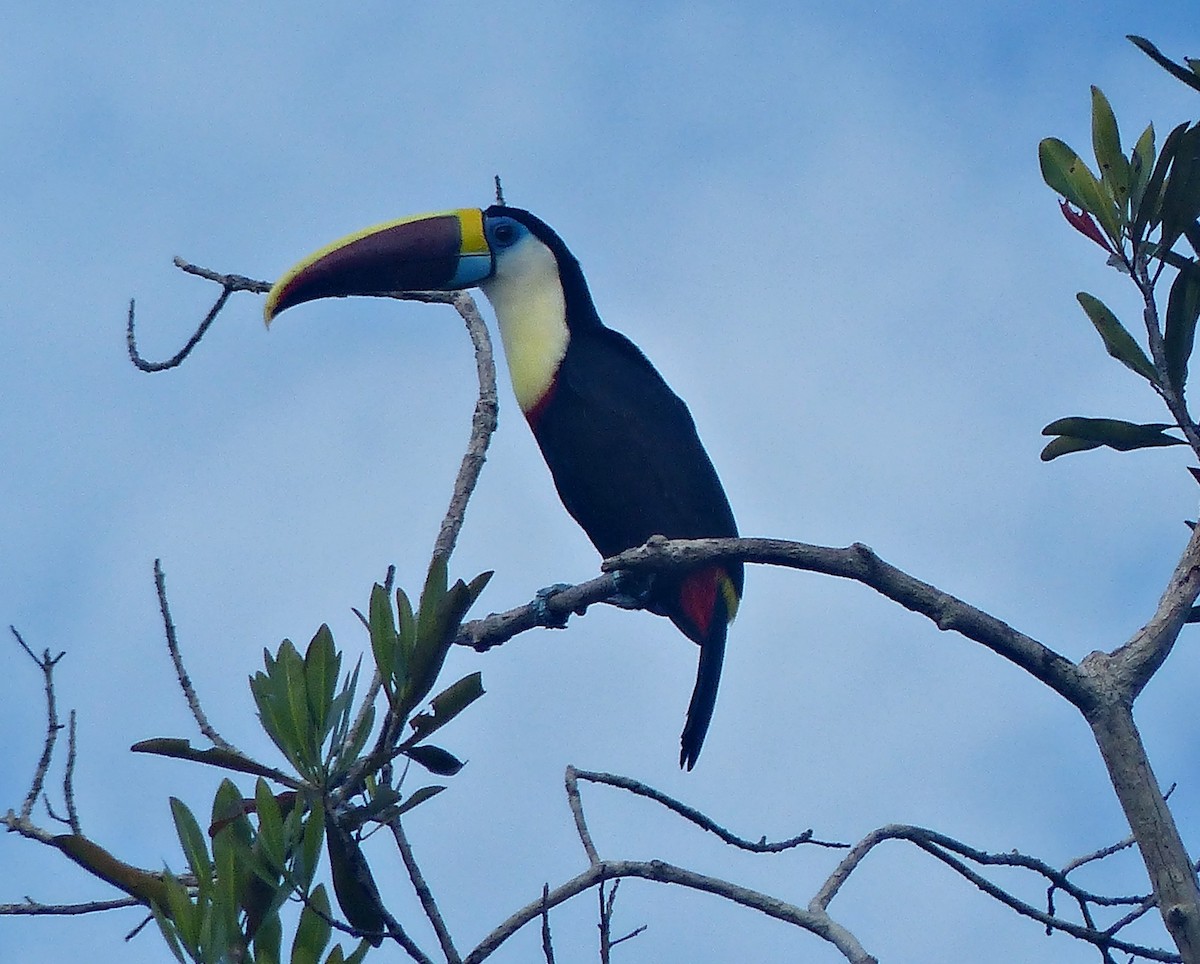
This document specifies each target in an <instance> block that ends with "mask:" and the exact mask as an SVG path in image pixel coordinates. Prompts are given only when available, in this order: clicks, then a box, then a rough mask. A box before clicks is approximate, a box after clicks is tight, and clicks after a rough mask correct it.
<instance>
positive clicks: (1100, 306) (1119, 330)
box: [1075, 291, 1159, 385]
mask: <svg viewBox="0 0 1200 964" xmlns="http://www.w3.org/2000/svg"><path fill="white" fill-rule="evenodd" d="M1075 297H1076V298H1077V299H1078V301H1079V304H1080V306H1081V307H1082V308H1083V310H1084V311H1085V312H1086V313H1087V316H1088V318H1090V319H1091V321H1092V324H1093V325H1095V326H1096V331H1098V332H1100V337H1101V338H1103V339H1104V347H1105V348H1107V349H1108V353H1109V354H1110V355H1112V357H1113V358H1115V359H1116V360H1117V361H1119V362H1120V363H1121V364H1122V365H1124V366H1125V367H1126V368H1128V369H1129V370H1130V371H1132V372H1136V373H1137V374H1139V375H1141V376H1142V377H1143V378H1144V379H1146V380H1147V381H1149V382H1151V383H1152V384H1154V385H1157V384H1159V380H1158V372H1157V371H1155V369H1154V366H1153V365H1152V364H1151V363H1150V359H1149V358H1147V357H1146V353H1145V352H1144V351H1142V349H1141V347H1140V346H1139V345H1138V343H1137V342H1136V341H1134V340H1133V336H1132V335H1131V334H1129V332H1128V331H1126V330H1125V326H1124V325H1122V324H1121V322H1119V321H1118V320H1117V316H1116V315H1114V314H1113V313H1112V312H1111V311H1109V310H1108V306H1107V305H1105V304H1104V302H1103V301H1101V300H1100V299H1099V298H1096V297H1093V296H1092V295H1089V294H1088V293H1087V292H1086V291H1081V292H1079V293H1078V294H1077V295H1076V296H1075Z"/></svg>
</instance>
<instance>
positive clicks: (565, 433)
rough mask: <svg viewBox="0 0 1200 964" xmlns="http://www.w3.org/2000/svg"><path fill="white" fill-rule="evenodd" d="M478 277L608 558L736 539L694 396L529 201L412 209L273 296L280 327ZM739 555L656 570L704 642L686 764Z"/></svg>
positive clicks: (269, 314)
mask: <svg viewBox="0 0 1200 964" xmlns="http://www.w3.org/2000/svg"><path fill="white" fill-rule="evenodd" d="M470 287H479V288H481V289H482V290H483V293H484V294H485V295H487V298H488V300H489V301H490V302H491V303H492V307H493V308H494V309H495V311H496V317H497V319H498V321H499V323H500V336H501V340H502V341H503V343H504V354H505V356H506V358H507V360H508V369H509V373H510V375H511V376H512V385H513V390H514V392H515V394H516V397H517V403H518V404H519V405H520V406H521V410H522V411H523V412H524V413H525V418H526V419H527V420H528V422H529V426H530V428H532V429H533V434H534V437H535V438H536V439H537V442H538V445H539V446H541V449H542V455H543V456H544V457H545V459H546V464H547V465H548V466H549V467H550V474H551V475H552V476H553V477H554V484H555V486H556V487H557V488H558V494H559V496H560V497H561V498H562V501H563V505H565V506H566V508H567V511H568V512H570V513H571V515H572V516H573V517H574V518H575V521H576V522H578V523H579V525H580V526H582V527H583V530H584V532H586V533H587V534H588V537H589V538H590V539H591V540H592V542H593V543H594V544H595V546H596V548H597V549H598V550H599V551H600V553H601V554H602V555H604V556H611V555H615V554H616V553H618V552H621V551H623V550H625V549H629V548H632V547H634V546H639V545H641V544H642V543H644V542H645V541H646V540H647V539H648V538H649V537H650V536H652V535H656V534H658V535H663V536H666V537H667V538H668V539H688V538H701V537H705V536H736V535H737V525H736V523H735V522H734V519H733V512H732V511H731V510H730V508H729V501H728V499H726V497H725V491H724V489H723V488H722V487H721V482H720V480H719V479H718V478H717V473H716V471H715V470H714V469H713V465H712V462H711V461H710V460H709V457H708V454H707V453H706V452H705V451H704V446H703V445H701V444H700V438H699V436H698V435H697V434H696V426H695V423H694V422H693V421H692V416H691V413H689V412H688V409H687V406H686V405H685V404H684V403H683V401H682V400H681V399H680V398H679V396H677V395H676V394H675V393H674V392H672V391H671V389H670V388H669V387H668V386H667V383H666V382H665V381H663V378H662V376H661V375H659V373H658V372H657V371H656V370H655V369H654V366H653V365H651V364H650V362H649V361H648V360H647V359H646V356H645V355H643V354H642V352H641V351H640V350H639V349H638V348H637V346H635V345H634V344H633V343H632V342H631V341H630V340H629V339H628V338H626V337H625V336H624V335H622V334H620V333H619V332H616V331H613V330H612V329H611V328H607V327H605V325H604V324H603V323H602V322H601V320H600V316H599V315H598V314H597V313H596V308H595V306H594V305H593V304H592V297H591V294H590V293H589V292H588V286H587V282H586V281H585V280H584V278H583V272H582V271H581V270H580V268H579V262H578V261H577V260H576V259H575V257H574V256H573V255H572V254H571V252H570V251H569V250H567V246H566V245H565V244H563V242H562V240H561V239H560V238H559V237H558V235H557V234H555V233H554V231H552V230H551V229H550V228H549V227H548V226H547V225H546V224H545V223H543V222H542V221H541V220H539V219H538V218H536V217H534V215H532V214H530V213H529V212H528V211H523V210H521V209H519V208H512V207H506V206H503V205H494V206H492V207H490V208H488V209H487V210H486V211H482V210H479V209H478V208H464V209H461V210H457V211H448V212H445V213H441V214H425V215H420V216H418V217H411V218H403V219H401V220H399V221H391V222H389V223H387V224H381V225H377V226H375V227H371V228H367V229H366V230H363V231H359V232H357V233H355V234H352V235H349V236H348V237H345V238H343V239H341V240H340V241H335V242H334V243H333V244H330V245H328V246H326V247H324V248H322V249H321V250H320V251H317V252H315V253H314V254H312V255H310V256H309V257H308V258H305V259H304V260H303V261H301V262H300V263H299V264H298V265H296V266H295V267H294V268H292V269H291V270H290V271H288V272H287V273H286V274H285V275H284V276H283V277H282V278H280V279H279V281H277V282H276V283H275V286H274V287H273V288H272V289H271V293H270V294H269V295H268V297H267V304H266V308H265V316H266V320H267V322H268V324H269V323H270V322H271V320H272V319H273V318H274V317H275V316H276V315H278V314H279V313H280V312H281V311H284V310H285V309H287V308H290V307H292V306H293V305H298V304H301V303H303V302H305V301H313V300H315V299H318V298H329V297H344V296H347V295H382V294H387V293H390V292H398V291H422V290H440V291H447V290H454V289H460V288H470ZM741 594H742V564H741V563H740V562H734V563H720V564H718V565H710V566H707V567H705V568H702V569H697V570H692V571H690V572H686V573H682V574H666V573H660V574H659V575H658V576H657V577H656V578H655V580H654V581H653V583H652V584H651V588H650V590H649V596H648V599H647V601H646V607H647V608H648V609H650V610H651V611H652V612H655V613H658V614H660V615H663V616H667V617H669V618H670V619H671V621H672V622H673V623H675V625H676V626H678V627H679V629H680V630H681V631H682V632H683V633H684V635H686V636H687V637H688V638H689V639H692V640H694V641H695V642H697V643H699V644H700V665H699V668H698V670H697V673H696V686H695V689H694V690H693V692H692V699H691V703H690V705H689V706H688V712H687V722H686V724H685V726H684V729H683V736H682V738H681V741H680V742H681V752H680V765H682V766H685V767H687V768H688V769H689V770H690V769H691V768H692V766H693V765H694V764H695V762H696V758H697V756H698V755H699V753H700V747H701V745H702V744H703V742H704V736H705V733H706V732H707V731H708V724H709V721H710V720H711V719H712V712H713V705H714V703H715V702H716V698H717V684H718V683H719V681H720V678H721V663H722V660H723V659H724V655H725V634H726V630H727V628H728V624H729V621H730V620H731V619H733V617H734V614H735V613H736V611H737V607H738V601H739V599H740V597H741Z"/></svg>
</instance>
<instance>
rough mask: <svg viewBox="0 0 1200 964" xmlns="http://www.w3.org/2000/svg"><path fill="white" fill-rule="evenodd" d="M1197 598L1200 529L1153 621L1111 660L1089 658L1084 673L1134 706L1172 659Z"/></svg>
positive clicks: (1199, 588) (1101, 656)
mask: <svg viewBox="0 0 1200 964" xmlns="http://www.w3.org/2000/svg"><path fill="white" fill-rule="evenodd" d="M1197 596H1200V528H1197V529H1194V530H1192V535H1191V538H1190V539H1188V543H1187V546H1186V548H1185V549H1184V551H1183V555H1181V556H1180V558H1179V562H1178V563H1177V564H1176V566H1175V571H1174V572H1172V573H1171V578H1170V580H1169V581H1168V582H1167V588H1166V589H1165V590H1164V592H1163V594H1162V598H1160V599H1159V601H1158V607H1157V608H1156V609H1155V611H1154V615H1153V616H1152V617H1151V618H1150V621H1149V622H1148V623H1146V625H1145V626H1143V627H1142V628H1141V629H1140V630H1138V632H1137V633H1136V634H1135V635H1134V636H1133V638H1132V639H1130V640H1129V642H1127V643H1126V644H1125V645H1124V646H1122V647H1121V648H1120V649H1118V650H1117V651H1116V652H1114V653H1112V654H1111V656H1106V655H1105V654H1099V653H1093V654H1092V655H1091V656H1088V657H1087V658H1086V659H1085V660H1084V661H1083V663H1082V665H1081V669H1083V670H1084V672H1085V673H1087V674H1088V675H1089V676H1091V677H1092V678H1093V679H1094V680H1097V681H1098V682H1099V683H1100V685H1102V686H1105V687H1109V686H1112V687H1116V689H1117V692H1116V693H1115V694H1113V695H1114V696H1115V697H1116V698H1117V699H1119V700H1122V701H1128V702H1130V703H1132V702H1133V701H1134V700H1135V699H1136V698H1137V696H1138V694H1139V693H1140V692H1141V691H1142V688H1143V687H1144V686H1145V685H1146V683H1148V682H1149V681H1150V677H1151V676H1153V675H1154V673H1155V671H1156V670H1157V669H1158V668H1159V667H1160V666H1161V665H1162V664H1163V662H1164V661H1165V660H1166V658H1167V656H1168V655H1170V652H1171V649H1172V647H1174V645H1175V641H1176V640H1177V639H1178V638H1179V633H1180V630H1182V629H1183V627H1184V626H1185V625H1186V623H1187V620H1188V616H1189V615H1190V614H1191V611H1192V606H1193V605H1194V604H1195V602H1196V598H1197Z"/></svg>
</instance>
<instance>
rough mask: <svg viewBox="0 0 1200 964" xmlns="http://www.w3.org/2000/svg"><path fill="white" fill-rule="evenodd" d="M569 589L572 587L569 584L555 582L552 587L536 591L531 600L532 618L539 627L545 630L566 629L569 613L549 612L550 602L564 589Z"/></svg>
mask: <svg viewBox="0 0 1200 964" xmlns="http://www.w3.org/2000/svg"><path fill="white" fill-rule="evenodd" d="M570 588H572V587H571V584H570V583H569V582H556V583H555V584H554V585H553V586H547V587H546V588H545V589H539V590H538V591H537V595H536V596H535V597H534V600H533V617H534V619H536V620H537V624H538V625H539V626H544V627H545V628H546V629H566V628H567V619H568V618H570V615H571V614H570V613H569V612H562V613H552V612H550V600H551V599H553V598H554V597H555V596H557V595H558V594H559V593H560V592H562V591H563V590H564V589H570Z"/></svg>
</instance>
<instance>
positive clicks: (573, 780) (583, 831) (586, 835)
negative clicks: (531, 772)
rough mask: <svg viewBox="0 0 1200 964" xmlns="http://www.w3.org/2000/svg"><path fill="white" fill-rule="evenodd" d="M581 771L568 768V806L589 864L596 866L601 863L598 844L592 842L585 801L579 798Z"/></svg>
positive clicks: (566, 779) (566, 780)
mask: <svg viewBox="0 0 1200 964" xmlns="http://www.w3.org/2000/svg"><path fill="white" fill-rule="evenodd" d="M578 776H579V771H578V770H576V769H575V768H574V767H573V766H568V767H567V772H566V777H565V780H564V782H565V784H566V787H567V805H568V806H569V807H570V808H571V816H572V817H573V818H574V820H575V832H576V833H578V834H579V841H580V843H582V844H583V851H584V853H586V854H587V859H588V863H590V864H592V865H593V866H595V865H596V864H598V863H600V855H599V854H598V853H597V852H596V844H595V843H594V842H593V841H592V834H591V831H590V830H588V825H587V818H586V817H585V816H584V814H583V799H582V798H581V797H580V796H579V780H578Z"/></svg>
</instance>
